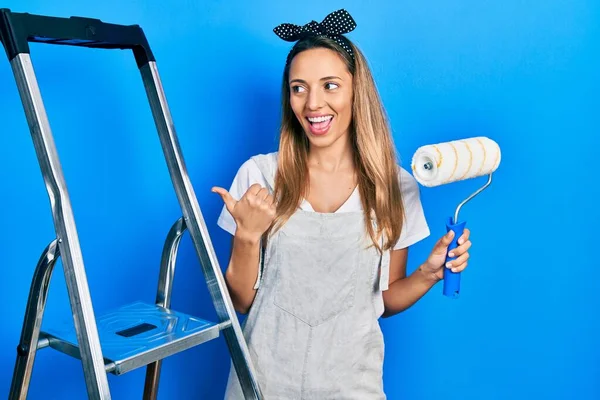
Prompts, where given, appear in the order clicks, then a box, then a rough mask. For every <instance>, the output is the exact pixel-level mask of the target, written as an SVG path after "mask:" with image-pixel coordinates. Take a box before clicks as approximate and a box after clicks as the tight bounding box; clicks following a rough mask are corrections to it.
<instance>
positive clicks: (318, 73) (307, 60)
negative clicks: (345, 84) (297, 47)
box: [290, 48, 350, 80]
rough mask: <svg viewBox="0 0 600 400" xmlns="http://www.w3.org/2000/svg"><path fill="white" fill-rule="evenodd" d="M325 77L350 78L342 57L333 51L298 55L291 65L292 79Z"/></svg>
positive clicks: (308, 51) (312, 50) (323, 50)
mask: <svg viewBox="0 0 600 400" xmlns="http://www.w3.org/2000/svg"><path fill="white" fill-rule="evenodd" d="M324 76H339V77H340V78H344V77H349V76H350V73H349V72H348V69H347V68H346V64H345V63H344V61H343V59H342V57H341V56H340V55H339V54H338V53H336V52H335V51H333V50H329V49H324V48H316V49H310V50H305V51H303V52H301V53H299V54H296V56H295V57H294V59H293V60H292V63H291V65H290V79H304V80H311V79H321V78H322V77H324Z"/></svg>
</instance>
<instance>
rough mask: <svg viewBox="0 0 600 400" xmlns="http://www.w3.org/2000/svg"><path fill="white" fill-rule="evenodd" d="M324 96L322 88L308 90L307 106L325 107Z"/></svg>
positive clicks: (312, 107) (312, 108)
mask: <svg viewBox="0 0 600 400" xmlns="http://www.w3.org/2000/svg"><path fill="white" fill-rule="evenodd" d="M323 99H324V96H323V93H322V91H320V90H311V91H309V92H308V99H307V101H306V107H307V108H308V109H309V110H318V109H319V108H321V107H323V103H324V100H323Z"/></svg>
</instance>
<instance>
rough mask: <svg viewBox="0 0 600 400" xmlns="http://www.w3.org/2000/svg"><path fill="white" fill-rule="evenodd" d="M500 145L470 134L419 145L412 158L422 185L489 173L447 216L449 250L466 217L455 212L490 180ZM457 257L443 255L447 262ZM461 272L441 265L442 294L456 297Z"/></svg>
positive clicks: (460, 232) (429, 185)
mask: <svg viewBox="0 0 600 400" xmlns="http://www.w3.org/2000/svg"><path fill="white" fill-rule="evenodd" d="M500 158H501V154H500V146H498V144H497V143H496V142H494V141H493V140H491V139H489V138H487V137H473V138H468V139H463V140H454V141H451V142H445V143H438V144H430V145H426V146H421V147H419V148H418V149H417V151H416V152H415V154H414V156H413V159H412V170H413V174H414V177H415V179H416V180H417V182H419V183H420V184H421V185H423V186H425V187H434V186H440V185H445V184H447V183H452V182H457V181H462V180H466V179H472V178H477V177H481V176H484V175H487V176H488V180H487V183H486V184H485V185H483V186H482V187H481V188H479V189H478V190H477V191H475V192H474V193H473V194H471V195H470V196H469V197H467V198H466V199H465V200H463V201H462V202H461V203H460V204H459V205H458V207H457V208H456V211H455V212H454V218H452V217H448V218H447V220H446V232H449V231H450V230H453V231H454V238H453V239H452V243H450V246H449V247H448V253H450V251H451V250H453V249H455V248H456V247H457V246H458V239H459V238H460V236H461V235H462V234H463V231H464V229H465V225H466V221H461V222H459V219H458V213H459V211H460V209H461V208H462V206H464V205H465V204H466V203H467V202H468V201H469V200H471V199H472V198H473V197H475V196H477V195H478V194H479V193H481V191H483V190H484V189H485V188H487V187H488V186H489V185H490V184H491V183H492V173H493V172H495V171H496V169H497V168H498V165H500ZM454 259H456V257H449V256H448V255H447V256H446V262H449V261H452V260H454ZM460 274H461V273H460V272H452V271H451V270H450V269H449V268H444V289H443V294H444V295H445V296H448V297H451V298H458V295H459V292H460Z"/></svg>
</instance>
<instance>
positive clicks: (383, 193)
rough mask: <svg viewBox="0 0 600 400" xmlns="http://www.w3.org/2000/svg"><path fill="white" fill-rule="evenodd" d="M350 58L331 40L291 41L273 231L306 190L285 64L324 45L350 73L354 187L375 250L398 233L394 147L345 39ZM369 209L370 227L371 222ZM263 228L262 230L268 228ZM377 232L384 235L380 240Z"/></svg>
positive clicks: (357, 55)
mask: <svg viewBox="0 0 600 400" xmlns="http://www.w3.org/2000/svg"><path fill="white" fill-rule="evenodd" d="M348 43H349V44H350V46H351V47H352V50H353V52H354V59H353V58H352V57H351V56H350V55H349V54H348V53H347V52H346V51H345V50H344V49H343V48H342V47H340V46H339V45H338V44H337V43H336V42H335V41H334V40H332V39H329V38H327V37H323V36H313V37H309V38H306V39H303V40H301V41H299V42H298V43H296V45H295V46H294V47H293V48H292V50H291V52H290V54H289V55H288V62H287V64H286V66H285V69H284V73H283V82H282V88H281V90H282V110H281V111H282V120H281V127H280V139H279V153H278V166H277V167H278V168H277V172H276V175H275V187H274V197H275V199H276V200H277V202H278V204H277V213H276V217H275V221H274V223H273V226H272V229H270V230H269V231H268V232H272V231H274V230H276V229H279V228H280V227H281V226H282V225H283V224H285V222H286V221H287V220H288V219H289V218H290V217H291V216H292V214H293V213H294V212H295V211H296V210H297V209H298V207H299V205H300V202H301V201H302V199H303V198H304V197H305V196H306V193H307V190H308V184H309V182H308V168H307V158H308V151H309V142H308V139H307V137H306V134H305V133H304V130H303V128H302V126H301V125H300V123H299V122H298V120H297V119H296V116H295V115H294V113H293V111H292V108H291V105H290V87H289V67H290V64H291V60H292V59H293V57H294V56H295V55H296V54H298V53H299V52H301V51H304V50H307V49H311V48H315V47H324V48H327V49H330V50H333V51H336V52H337V53H338V54H339V55H340V56H341V57H342V59H343V60H344V62H345V64H346V67H347V68H348V71H349V72H350V73H351V74H352V75H353V104H352V122H351V124H350V136H351V140H352V147H353V150H354V163H355V166H356V169H357V177H358V190H359V193H360V197H361V201H362V206H363V210H364V217H365V225H366V227H367V232H368V234H369V236H370V237H371V239H372V240H373V243H374V245H375V246H376V247H377V248H378V249H379V250H380V251H383V250H388V249H390V248H391V247H392V246H393V245H394V244H395V243H396V242H397V240H398V238H399V237H400V231H401V229H402V225H403V219H404V208H403V203H402V195H401V191H400V183H399V178H398V172H399V170H398V164H397V158H396V151H395V146H394V142H393V138H392V135H391V130H390V127H389V125H388V121H387V116H386V114H385V111H384V108H383V106H382V104H381V100H380V97H379V93H378V92H377V88H376V86H375V82H374V80H373V77H372V75H371V72H370V70H369V67H368V65H367V61H366V59H365V57H364V55H363V54H362V52H361V51H360V50H359V49H358V48H357V47H356V46H355V45H354V44H352V43H351V42H350V41H349V40H348ZM371 213H374V216H375V220H376V222H377V231H375V229H374V227H373V224H372V222H371V218H372V214H371ZM268 232H267V233H268ZM381 234H384V236H385V238H386V241H384V243H383V248H382V247H381V246H380V245H379V242H380V240H381Z"/></svg>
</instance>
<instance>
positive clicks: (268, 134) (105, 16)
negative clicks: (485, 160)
mask: <svg viewBox="0 0 600 400" xmlns="http://www.w3.org/2000/svg"><path fill="white" fill-rule="evenodd" d="M169 3H170V4H169ZM325 4H326V5H325ZM0 5H2V6H4V7H8V8H11V9H12V10H13V11H19V12H30V13H37V14H48V15H54V16H64V17H66V16H71V15H78V16H88V17H93V18H99V19H102V20H104V21H108V22H115V23H122V24H134V23H135V24H140V25H141V26H142V27H143V28H144V29H145V31H146V34H147V36H148V38H149V41H150V44H151V46H152V48H153V50H154V53H155V55H156V57H157V59H158V66H159V70H160V72H161V76H162V78H163V82H164V85H165V89H166V93H167V96H168V100H169V102H170V106H171V109H172V113H173V117H174V120H175V124H176V127H177V131H178V133H179V137H180V141H181V145H182V147H183V150H184V154H185V156H186V161H187V165H188V169H189V172H190V175H191V178H192V180H193V184H194V186H195V189H196V193H197V195H198V198H199V201H200V204H201V206H202V209H203V212H204V215H205V218H206V222H207V224H208V227H209V229H210V232H211V234H212V235H213V236H212V237H213V240H214V244H215V248H216V251H217V254H218V256H219V260H220V262H221V266H222V267H224V266H225V265H226V262H227V255H228V251H229V237H228V235H227V234H226V233H224V232H222V231H221V230H220V229H219V228H218V227H217V226H216V219H217V216H218V212H219V211H220V209H221V206H222V203H221V200H220V198H219V197H218V196H216V195H215V194H212V193H211V192H210V188H211V187H212V186H213V185H223V186H228V185H229V184H230V182H231V179H232V178H233V176H234V174H235V172H236V171H237V168H238V167H239V166H240V164H241V163H242V162H243V161H245V160H246V159H247V158H248V157H249V156H251V155H253V154H256V153H265V152H269V151H273V150H275V149H276V143H277V136H276V134H277V128H278V116H279V100H280V98H279V85H280V76H281V71H282V67H283V62H284V59H285V56H286V54H287V51H288V49H289V44H288V43H285V42H283V41H281V40H279V39H278V38H277V37H276V36H275V35H274V34H273V33H272V28H273V27H274V26H275V25H276V24H278V23H281V22H294V23H305V22H308V21H310V20H311V19H316V20H321V19H322V18H323V17H324V16H325V15H326V14H327V13H329V12H331V11H333V10H335V9H338V8H342V7H344V8H346V9H348V10H349V11H350V12H351V13H352V14H353V16H354V17H355V19H356V20H357V23H358V28H357V30H356V31H355V32H354V33H352V34H351V35H350V36H351V38H352V39H354V40H355V41H356V42H357V43H358V44H359V46H361V48H362V49H363V51H364V52H365V53H366V55H367V57H368V59H369V62H370V64H371V66H372V68H373V73H374V75H375V78H376V80H377V83H378V85H379V89H380V91H381V95H382V97H383V100H384V101H385V104H386V107H387V110H388V113H389V116H390V119H391V122H392V124H393V128H394V135H395V139H396V143H397V147H398V151H399V153H400V154H401V157H402V162H403V165H404V166H405V167H408V166H409V162H410V158H411V156H412V154H413V152H414V151H415V150H416V149H417V147H419V146H421V145H423V144H429V143H437V142H443V141H448V140H453V139H458V138H463V137H470V136H476V135H486V136H489V137H491V138H493V139H494V140H496V141H497V142H498V143H499V144H500V146H501V148H502V151H503V160H502V164H501V165H500V168H499V170H498V173H497V175H496V178H495V180H494V183H493V184H492V186H491V187H490V188H489V189H488V190H487V191H485V192H484V193H483V194H482V195H481V197H478V198H477V199H476V200H474V201H473V202H472V203H469V205H468V206H467V207H466V208H465V209H464V212H463V213H462V215H463V217H464V218H465V219H467V221H468V226H469V227H470V228H471V229H472V240H473V248H472V251H471V253H472V259H471V260H470V267H469V270H468V272H466V273H465V274H464V276H463V286H462V289H463V291H462V297H461V299H459V300H458V301H450V300H448V299H446V298H444V297H443V296H441V294H440V293H441V286H438V287H436V288H434V289H433V291H432V292H431V293H429V294H428V295H427V296H425V298H423V299H422V301H420V302H419V303H418V304H417V305H415V306H414V307H413V308H411V309H410V310H409V311H407V312H405V313H404V314H401V315H399V316H396V317H394V318H392V319H388V320H383V321H382V325H383V329H384V334H385V338H386V343H387V347H386V362H385V385H386V389H387V392H388V395H389V397H390V398H391V399H427V400H429V399H440V398H444V399H457V400H458V399H460V400H469V399H477V400H480V399H509V398H510V399H514V400H516V399H530V398H539V399H567V398H568V399H598V398H600V383H599V382H600V380H599V379H598V378H599V377H600V348H599V346H598V340H597V338H598V336H599V335H600V317H599V316H598V311H597V310H598V306H599V305H600V300H598V295H597V294H598V293H599V292H600V283H599V280H598V277H597V268H598V267H599V265H598V257H597V254H598V251H597V246H598V244H597V241H598V239H597V237H596V236H595V233H596V232H597V227H598V224H599V222H600V215H599V214H600V213H599V212H598V209H597V207H598V202H597V198H598V194H599V193H598V178H597V174H596V173H595V172H596V171H595V168H596V162H597V151H596V149H597V148H598V145H600V140H599V139H598V136H599V135H598V126H599V123H600V118H599V117H598V115H599V114H598V106H599V102H598V96H597V94H598V92H599V91H600V82H599V76H600V72H599V71H600V62H599V57H598V50H599V48H598V39H600V3H598V2H596V1H592V0H587V1H585V0H570V1H564V0H545V1H528V2H522V1H516V0H505V1H497V2H481V1H474V0H461V1H453V2H446V1H439V0H425V1H420V2H406V1H400V2H392V1H385V2H360V1H354V0H348V1H329V2H322V1H313V0H309V1H304V2H301V3H298V2H296V3H287V2H286V3H284V2H280V3H277V2H274V1H271V2H269V1H253V2H243V1H227V2H218V1H203V2H191V1H183V0H172V1H171V2H165V1H160V2H159V1H154V0H153V1H134V0H131V1H115V0H105V1H103V2H99V1H94V2H85V1H79V2H76V1H72V0H67V1H65V0H62V1H61V0H59V1H52V2H47V1H40V0H4V1H3V2H1V3H0ZM31 47H32V58H33V62H34V67H35V70H36V72H37V77H38V80H39V84H40V87H41V90H42V94H43V96H44V100H45V104H46V107H47V111H48V115H49V118H50V121H51V124H52V128H53V132H54V134H55V138H56V144H57V146H58V149H59V152H60V157H61V161H62V164H63V168H64V173H65V176H66V179H67V182H68V188H69V192H70V195H71V199H72V203H73V207H74V212H75V217H76V223H77V226H78V228H79V234H80V240H81V245H82V250H83V254H84V260H85V265H86V268H87V276H88V279H89V285H90V290H91V293H92V297H93V301H94V306H95V312H96V313H97V314H99V313H102V312H104V311H106V310H109V309H112V308H114V307H117V306H119V305H121V304H124V303H128V302H132V301H135V300H138V299H143V300H145V301H149V302H151V301H153V300H154V296H155V290H156V284H157V274H158V264H159V260H160V253H161V250H162V245H163V241H164V238H165V235H166V232H167V231H168V229H169V227H170V225H171V224H172V223H173V222H174V221H175V220H176V219H177V218H178V217H179V216H180V211H179V209H178V205H177V202H176V198H175V195H174V192H173V189H172V186H171V183H170V180H169V176H168V173H167V170H166V166H165V163H164V159H163V156H162V152H161V149H160V145H159V142H158V138H157V135H156V131H155V127H154V124H153V121H152V117H151V114H150V110H149V107H148V104H147V101H146V98H145V93H144V90H143V86H142V83H141V79H140V77H139V74H138V70H137V69H136V65H135V63H134V59H133V57H132V56H131V54H130V53H128V52H122V51H101V50H99V51H95V50H86V49H74V48H68V47H51V46H46V45H38V44H34V45H32V46H31ZM0 115H1V122H0V141H1V143H0V147H1V154H2V157H1V158H0V182H2V197H1V203H0V204H1V206H0V221H2V230H1V231H0V235H1V236H0V251H1V254H2V264H1V268H2V274H1V275H0V315H1V317H0V318H1V321H2V322H1V323H2V329H0V396H6V395H7V394H8V391H9V387H10V379H11V375H12V370H13V366H14V360H15V347H16V345H17V343H18V339H19V335H20V331H21V323H22V318H23V313H24V308H25V304H26V300H27V295H28V291H29V285H30V282H31V276H32V273H33V270H34V267H35V264H36V262H37V260H38V257H39V255H40V253H41V251H42V250H43V248H44V247H45V246H46V244H47V243H48V242H49V241H50V240H52V239H53V237H54V234H53V226H52V220H51V214H50V205H49V202H48V197H47V193H46V190H45V187H44V184H43V181H42V179H41V174H40V170H39V167H38V164H37V160H36V157H35V153H34V150H33V145H32V142H31V138H30V135H29V131H28V128H27V123H26V120H25V117H24V113H23V110H22V106H21V103H20V99H19V97H18V93H17V89H16V86H15V82H14V78H13V76H12V72H11V69H10V66H9V64H8V62H7V61H6V58H5V62H0ZM481 179H483V180H482V181H480V182H477V181H470V182H461V183H456V184H453V185H448V186H446V187H438V188H434V189H426V190H425V189H424V190H423V191H422V199H423V204H424V207H425V211H426V215H427V218H428V221H429V223H430V225H431V230H432V236H431V237H430V238H428V239H427V240H425V241H423V242H422V243H419V244H418V245H417V246H415V248H414V249H413V250H412V251H411V254H410V259H409V262H410V269H411V270H412V269H414V268H415V267H416V265H418V263H419V262H421V261H422V260H423V259H424V257H425V256H426V255H427V253H428V252H429V249H430V248H431V246H432V245H433V243H434V241H435V239H436V238H437V237H439V236H440V235H442V234H443V231H444V225H443V223H444V219H445V217H446V216H447V215H449V214H450V213H452V212H453V211H454V208H455V207H456V205H457V204H458V202H460V201H461V200H462V199H463V198H464V197H465V196H466V195H468V194H469V193H471V192H472V191H473V190H475V189H476V188H477V187H479V186H480V185H481V184H483V182H484V181H485V180H484V178H481ZM594 246H595V247H594ZM177 268H178V269H177V272H176V277H175V284H174V294H173V302H172V304H173V306H174V307H175V308H177V309H180V310H182V311H186V312H189V313H192V314H195V315H198V316H201V317H205V318H208V319H213V318H214V316H215V313H214V311H213V309H212V306H211V304H210V299H209V296H208V292H207V289H206V285H205V284H204V281H203V277H202V274H201V271H200V267H199V263H198V260H197V258H196V256H195V253H194V251H193V248H192V246H191V244H190V241H189V238H188V237H187V236H186V237H185V238H184V240H183V242H182V246H181V249H180V256H179V259H178V263H177ZM64 321H66V322H70V321H71V313H70V309H69V305H68V300H67V293H66V287H65V281H64V277H63V275H62V264H60V263H59V264H58V265H57V269H56V273H55V274H54V276H53V278H52V283H51V288H50V294H49V299H48V308H47V313H46V315H45V319H44V326H48V325H50V324H53V323H60V322H64ZM228 368H229V361H228V353H227V349H226V346H225V343H224V341H223V340H222V339H221V340H217V341H213V342H211V343H208V344H206V345H204V346H200V347H198V348H195V349H193V350H191V351H188V352H185V353H182V354H179V355H177V356H175V357H172V358H170V359H167V360H166V361H165V363H164V366H163V375H162V381H161V385H160V398H163V399H179V398H186V399H187V398H197V399H200V398H202V399H218V398H220V397H221V396H222V394H223V392H224V387H225V383H226V377H227V372H228ZM143 379H144V370H143V369H139V370H136V371H134V372H131V373H130V374H127V375H124V376H121V377H113V376H112V375H111V376H109V382H110V385H111V388H112V390H113V398H115V399H133V398H140V397H141V393H142V390H143ZM85 397H86V394H85V386H84V383H83V375H82V372H81V368H80V363H79V362H78V361H76V360H74V359H71V358H69V357H66V356H64V355H62V354H60V353H56V352H54V351H52V350H48V349H46V350H43V351H41V352H40V353H39V355H38V358H37V360H36V363H35V368H34V372H33V377H32V384H31V391H30V397H29V398H31V399H47V398H52V399H83V398H85Z"/></svg>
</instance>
